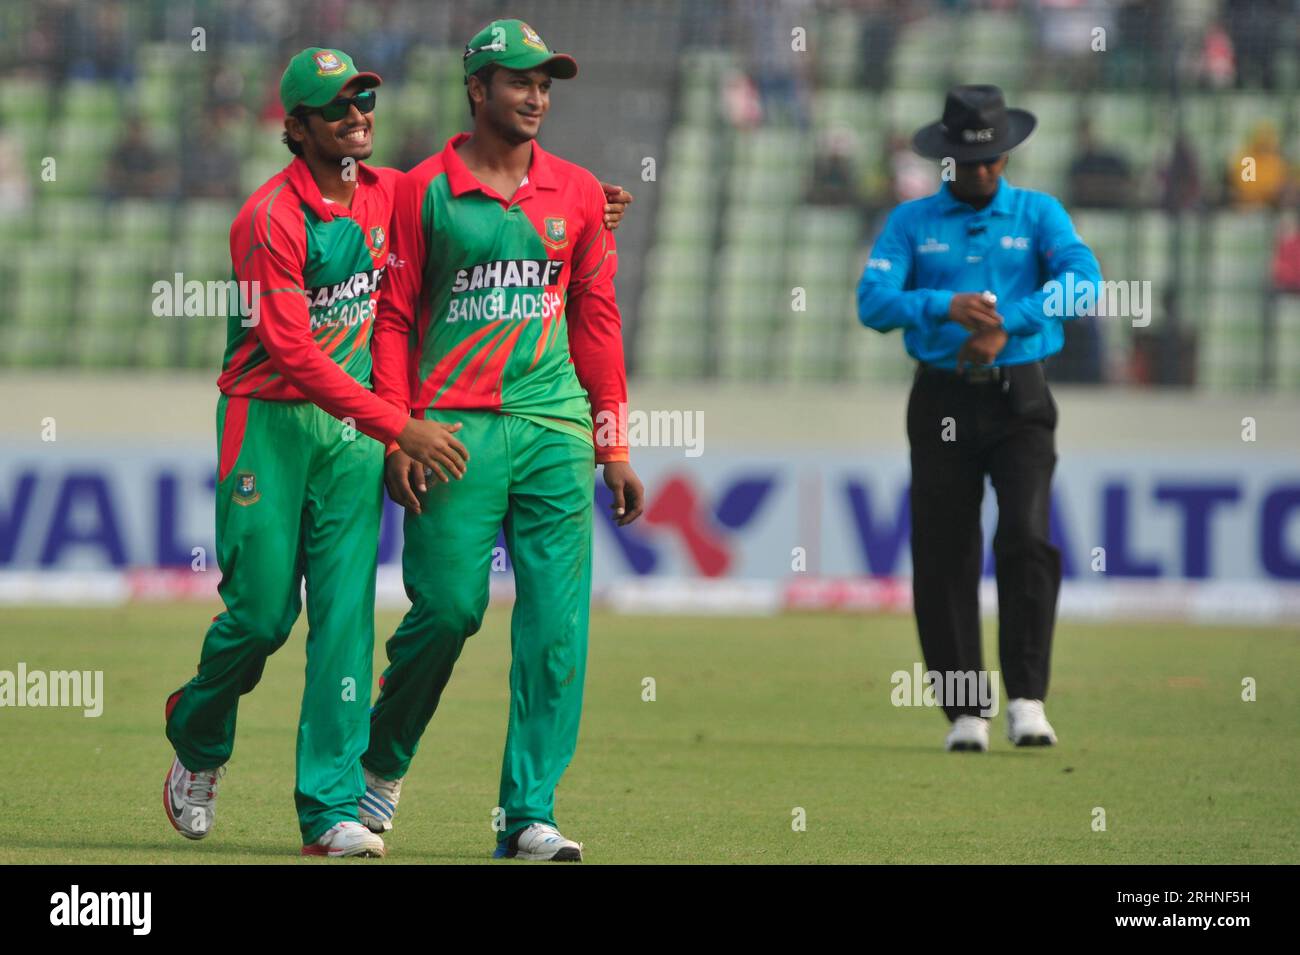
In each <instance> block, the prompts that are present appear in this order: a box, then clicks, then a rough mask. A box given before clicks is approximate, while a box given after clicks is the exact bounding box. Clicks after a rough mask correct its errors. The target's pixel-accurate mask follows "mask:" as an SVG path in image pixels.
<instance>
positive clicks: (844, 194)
mask: <svg viewBox="0 0 1300 955" xmlns="http://www.w3.org/2000/svg"><path fill="white" fill-rule="evenodd" d="M853 153H854V149H853V134H852V133H851V132H849V131H848V130H846V129H831V130H828V131H826V132H825V133H822V134H821V135H820V136H818V137H817V145H816V149H815V151H814V154H813V166H812V176H811V178H810V179H809V182H808V187H807V189H806V190H805V192H804V196H805V201H806V202H808V203H811V204H812V205H815V206H856V205H858V190H857V183H856V181H855V176H854V172H853Z"/></svg>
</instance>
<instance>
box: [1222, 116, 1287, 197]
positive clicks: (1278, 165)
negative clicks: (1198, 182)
mask: <svg viewBox="0 0 1300 955" xmlns="http://www.w3.org/2000/svg"><path fill="white" fill-rule="evenodd" d="M1227 173H1228V178H1227V192H1228V201H1229V202H1231V203H1233V204H1234V205H1238V206H1276V205H1278V203H1279V202H1281V200H1282V197H1283V195H1284V194H1285V193H1286V191H1287V188H1288V185H1289V179H1290V167H1289V165H1288V163H1287V161H1286V157H1285V156H1283V155H1282V149H1281V147H1280V146H1279V144H1278V138H1277V130H1276V129H1275V128H1274V127H1273V124H1272V123H1270V122H1269V121H1268V120H1263V121H1261V122H1259V123H1256V124H1255V127H1254V128H1253V129H1252V130H1251V132H1250V138H1249V139H1248V140H1247V141H1246V146H1245V148H1244V149H1243V150H1242V151H1241V152H1240V153H1238V154H1237V155H1236V156H1235V157H1233V160H1232V162H1231V164H1229V166H1228V170H1227Z"/></svg>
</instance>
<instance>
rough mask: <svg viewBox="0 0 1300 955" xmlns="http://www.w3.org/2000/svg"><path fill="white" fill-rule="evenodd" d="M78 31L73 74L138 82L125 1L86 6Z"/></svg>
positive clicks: (126, 82) (92, 78)
mask: <svg viewBox="0 0 1300 955" xmlns="http://www.w3.org/2000/svg"><path fill="white" fill-rule="evenodd" d="M80 13H81V18H80V20H79V22H78V26H79V29H78V30H77V32H76V33H75V34H74V37H73V41H74V50H75V53H74V63H73V68H72V69H73V75H74V76H77V77H80V78H83V79H91V80H113V81H115V82H117V83H120V84H122V85H129V84H130V83H132V82H134V81H135V57H134V56H133V52H134V51H133V49H132V43H131V40H132V38H131V35H130V33H129V32H128V30H127V15H126V5H125V4H124V3H122V0H99V2H98V3H95V4H94V5H93V6H89V7H82V8H81V10H80Z"/></svg>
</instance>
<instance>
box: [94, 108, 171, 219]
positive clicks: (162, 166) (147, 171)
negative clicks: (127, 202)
mask: <svg viewBox="0 0 1300 955" xmlns="http://www.w3.org/2000/svg"><path fill="white" fill-rule="evenodd" d="M172 191H173V176H172V170H171V168H170V166H169V165H168V163H167V160H166V159H165V157H164V156H163V154H162V153H161V152H159V151H158V150H157V149H155V148H154V147H153V145H152V144H151V143H150V142H149V134H148V131H147V130H146V129H145V125H144V121H143V120H141V119H140V117H139V116H131V117H130V118H128V119H127V121H126V128H125V131H124V132H123V135H122V138H121V139H120V140H119V141H118V144H117V146H115V147H114V148H113V152H112V153H111V154H110V155H109V157H108V173H107V181H106V182H105V194H106V198H108V199H110V200H112V199H125V198H135V199H161V198H164V197H166V196H170V195H171V194H172Z"/></svg>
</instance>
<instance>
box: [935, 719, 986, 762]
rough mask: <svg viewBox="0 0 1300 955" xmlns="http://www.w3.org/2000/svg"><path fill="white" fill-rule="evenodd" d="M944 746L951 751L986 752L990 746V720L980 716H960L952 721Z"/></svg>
mask: <svg viewBox="0 0 1300 955" xmlns="http://www.w3.org/2000/svg"><path fill="white" fill-rule="evenodd" d="M943 748H944V749H946V750H948V752H950V753H986V752H988V748H989V721H988V720H986V719H982V718H981V717H978V716H959V717H957V718H956V719H955V720H953V721H952V729H950V730H948V738H947V739H945V740H944V741H943Z"/></svg>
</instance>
